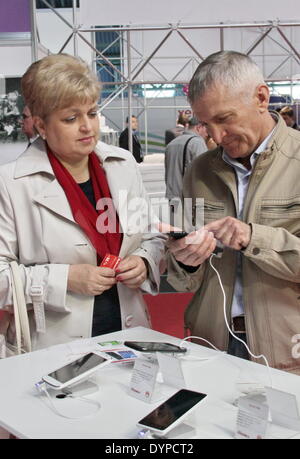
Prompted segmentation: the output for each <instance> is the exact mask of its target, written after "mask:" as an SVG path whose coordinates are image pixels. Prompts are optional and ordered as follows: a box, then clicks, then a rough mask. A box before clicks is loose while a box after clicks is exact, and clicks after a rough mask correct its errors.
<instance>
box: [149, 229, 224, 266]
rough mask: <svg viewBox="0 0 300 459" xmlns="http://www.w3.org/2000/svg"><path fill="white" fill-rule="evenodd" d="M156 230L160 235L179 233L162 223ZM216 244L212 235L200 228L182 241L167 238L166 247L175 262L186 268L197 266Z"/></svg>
mask: <svg viewBox="0 0 300 459" xmlns="http://www.w3.org/2000/svg"><path fill="white" fill-rule="evenodd" d="M158 228H159V231H161V232H162V233H170V232H172V231H175V232H178V231H179V232H180V231H181V229H180V228H176V227H174V226H171V225H169V224H167V223H162V222H161V223H160V224H159V225H158ZM216 243H217V241H216V239H215V238H214V235H213V233H212V232H211V231H207V230H206V229H204V228H202V229H200V230H198V231H193V232H192V233H190V234H188V235H187V236H185V237H183V238H182V239H175V238H172V237H169V239H168V241H167V243H166V246H167V247H168V249H169V251H170V252H171V253H172V254H173V255H174V257H175V258H176V260H177V261H180V262H181V263H183V264H185V265H187V266H199V265H201V264H202V263H203V262H204V261H205V260H206V259H207V258H208V257H209V256H210V255H211V253H212V252H213V251H214V250H215V248H216Z"/></svg>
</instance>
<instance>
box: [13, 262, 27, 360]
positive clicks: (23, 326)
mask: <svg viewBox="0 0 300 459" xmlns="http://www.w3.org/2000/svg"><path fill="white" fill-rule="evenodd" d="M10 269H11V281H12V290H13V303H14V315H15V324H16V338H17V349H18V354H21V352H22V347H21V345H22V339H21V337H22V336H23V340H24V351H25V352H30V351H31V338H30V328H29V320H28V313H27V306H26V301H25V295H24V287H23V282H22V279H21V276H20V271H19V269H20V268H19V265H18V263H17V262H15V261H12V262H11V263H10Z"/></svg>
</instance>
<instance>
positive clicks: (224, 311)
mask: <svg viewBox="0 0 300 459" xmlns="http://www.w3.org/2000/svg"><path fill="white" fill-rule="evenodd" d="M215 256H216V255H215V254H214V253H212V254H211V256H210V258H209V264H210V266H211V267H212V269H213V270H214V271H215V273H216V275H217V277H218V281H219V284H220V287H221V290H222V293H223V313H224V320H225V323H226V327H227V329H228V331H229V333H230V334H231V336H232V337H233V338H234V339H236V340H237V341H240V342H241V343H243V345H244V346H245V348H246V349H247V351H248V353H249V354H250V355H251V357H253V358H254V359H263V361H264V362H265V364H266V366H267V368H268V372H269V377H270V382H271V386H270V387H273V385H272V376H271V369H270V365H269V362H268V360H267V358H266V357H265V356H264V355H263V354H260V355H254V354H253V353H252V352H251V350H250V349H249V347H248V345H247V343H245V341H243V340H242V339H241V338H239V337H238V336H236V335H235V334H234V333H233V331H232V330H231V328H230V326H229V324H228V320H227V315H226V293H225V290H224V287H223V283H222V280H221V276H220V274H219V272H218V270H217V269H216V268H215V266H214V265H213V263H212V258H213V257H215Z"/></svg>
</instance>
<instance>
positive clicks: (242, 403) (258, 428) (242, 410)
mask: <svg viewBox="0 0 300 459" xmlns="http://www.w3.org/2000/svg"><path fill="white" fill-rule="evenodd" d="M238 407H239V411H238V416H237V427H236V435H235V438H240V439H242V438H244V439H262V438H265V437H266V431H267V427H268V413H269V408H268V406H267V405H266V404H264V403H262V402H260V401H257V400H255V398H254V397H252V396H251V395H248V396H246V397H241V398H240V399H239V404H238Z"/></svg>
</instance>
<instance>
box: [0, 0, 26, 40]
mask: <svg viewBox="0 0 300 459" xmlns="http://www.w3.org/2000/svg"><path fill="white" fill-rule="evenodd" d="M3 32H30V0H0V33H3Z"/></svg>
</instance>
